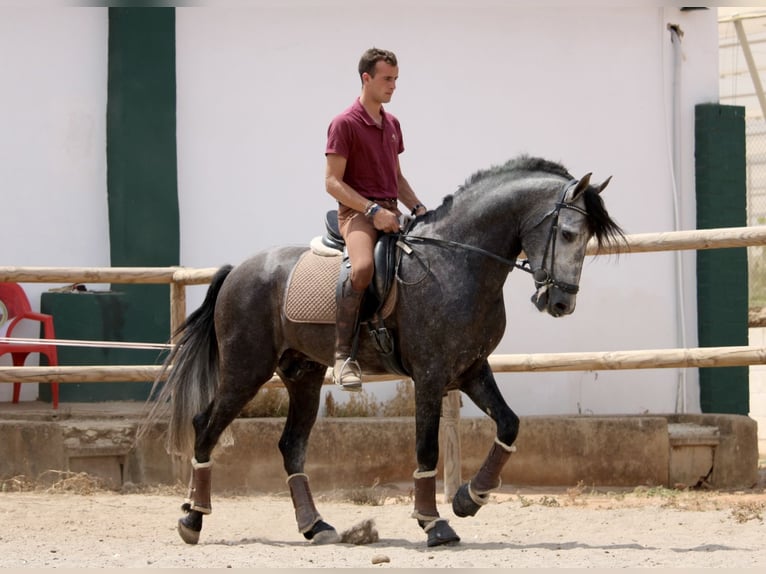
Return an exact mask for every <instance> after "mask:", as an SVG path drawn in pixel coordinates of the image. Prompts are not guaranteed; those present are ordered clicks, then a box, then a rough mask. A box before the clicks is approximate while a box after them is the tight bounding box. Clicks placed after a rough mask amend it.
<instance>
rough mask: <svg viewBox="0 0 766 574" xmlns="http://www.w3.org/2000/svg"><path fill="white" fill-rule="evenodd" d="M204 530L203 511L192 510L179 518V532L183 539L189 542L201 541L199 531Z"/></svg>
mask: <svg viewBox="0 0 766 574" xmlns="http://www.w3.org/2000/svg"><path fill="white" fill-rule="evenodd" d="M200 532H202V513H201V512H197V511H196V510H190V511H189V514H187V515H186V516H184V517H183V518H179V519H178V534H179V535H180V536H181V540H183V541H184V542H186V543H187V544H196V543H197V542H199V533H200Z"/></svg>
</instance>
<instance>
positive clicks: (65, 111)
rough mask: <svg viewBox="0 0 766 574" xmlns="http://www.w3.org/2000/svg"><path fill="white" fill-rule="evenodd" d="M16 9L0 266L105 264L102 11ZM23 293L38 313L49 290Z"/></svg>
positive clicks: (6, 87)
mask: <svg viewBox="0 0 766 574" xmlns="http://www.w3.org/2000/svg"><path fill="white" fill-rule="evenodd" d="M21 6H22V4H21V3H19V4H18V6H16V7H8V6H3V7H0V77H1V78H2V80H0V83H1V85H2V88H0V205H2V219H3V224H2V226H0V265H2V266H5V265H18V266H31V265H33V266H63V267H70V266H71V267H76V266H108V265H109V230H108V221H107V196H106V78H107V32H108V28H107V24H108V22H107V10H106V9H105V8H67V7H58V8H57V7H46V8H34V7H32V8H26V7H21ZM56 286H60V285H56ZM24 287H25V289H26V291H27V294H28V295H29V298H30V301H31V303H32V306H33V307H34V308H35V309H39V306H40V293H42V292H43V291H45V290H47V289H48V288H49V287H51V286H50V285H46V284H39V283H30V284H26V285H25V286H24ZM25 329H26V332H25V333H19V334H21V335H26V336H36V334H37V329H36V325H35V324H33V323H32V324H30V325H28V326H25ZM0 361H1V362H2V363H0V364H11V362H10V359H9V358H8V357H7V356H5V357H0ZM36 362H37V355H33V356H32V357H30V359H29V360H28V363H27V364H28V365H31V364H36ZM21 388H22V395H21V397H22V399H24V400H27V399H34V398H36V397H37V385H36V384H24V385H22V387H21ZM10 397H11V385H8V384H0V401H7V400H10Z"/></svg>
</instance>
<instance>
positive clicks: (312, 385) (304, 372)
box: [278, 357, 340, 544]
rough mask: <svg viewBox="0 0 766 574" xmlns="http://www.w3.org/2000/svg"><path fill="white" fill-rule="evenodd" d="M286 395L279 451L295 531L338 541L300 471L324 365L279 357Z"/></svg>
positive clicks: (317, 540)
mask: <svg viewBox="0 0 766 574" xmlns="http://www.w3.org/2000/svg"><path fill="white" fill-rule="evenodd" d="M278 372H279V374H280V375H281V377H282V379H283V380H284V382H285V386H286V387H287V390H288V392H289V394H290V406H289V410H288V413H287V420H286V421H285V427H284V430H283V431H282V437H281V438H280V440H279V450H280V452H281V453H282V460H283V463H284V467H285V471H286V472H287V486H288V487H289V488H290V497H291V498H292V501H293V508H294V509H295V521H296V522H297V524H298V531H299V532H300V533H301V534H303V536H304V538H306V540H310V541H311V542H312V543H314V544H332V543H335V542H339V541H340V536H338V533H337V531H336V530H335V528H333V527H332V526H331V525H330V524H328V523H327V522H325V521H324V520H323V519H322V516H321V515H320V514H319V511H318V510H317V508H316V505H315V504H314V497H313V496H312V494H311V488H310V486H309V477H308V475H307V474H306V473H304V472H303V469H304V465H305V461H306V449H307V448H308V441H309V435H310V434H311V429H312V427H313V426H314V423H315V422H316V415H317V412H318V410H319V400H320V393H321V389H322V382H323V380H324V375H325V372H326V367H325V366H324V365H320V364H318V363H314V362H312V361H308V360H306V359H301V358H297V357H292V358H290V359H289V360H288V357H283V360H282V362H281V363H280V368H279V370H278Z"/></svg>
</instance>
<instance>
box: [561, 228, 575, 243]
mask: <svg viewBox="0 0 766 574" xmlns="http://www.w3.org/2000/svg"><path fill="white" fill-rule="evenodd" d="M575 237H576V235H575V234H574V233H572V232H571V231H567V230H566V229H563V230H562V231H561V239H563V240H564V241H567V242H569V243H571V242H572V241H574V240H575Z"/></svg>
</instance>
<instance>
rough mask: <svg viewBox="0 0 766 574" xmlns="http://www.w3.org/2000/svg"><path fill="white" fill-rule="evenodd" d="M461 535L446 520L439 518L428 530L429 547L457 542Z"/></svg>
mask: <svg viewBox="0 0 766 574" xmlns="http://www.w3.org/2000/svg"><path fill="white" fill-rule="evenodd" d="M458 542H460V536H458V535H457V533H456V532H455V531H454V530H452V527H451V526H450V525H449V524H447V521H446V520H437V521H436V522H435V523H434V525H433V527H432V528H431V529H430V530H429V531H428V542H427V544H428V547H429V548H431V547H434V546H443V545H445V544H457V543H458Z"/></svg>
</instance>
